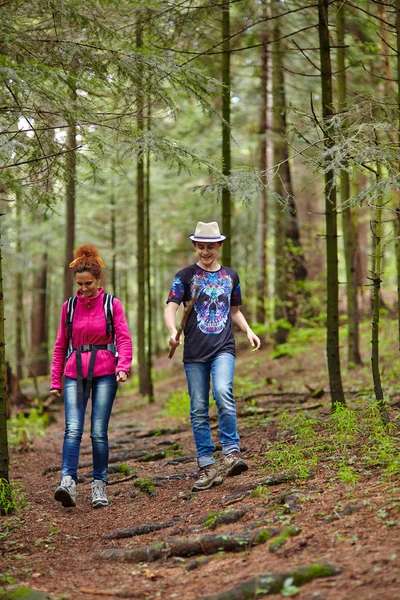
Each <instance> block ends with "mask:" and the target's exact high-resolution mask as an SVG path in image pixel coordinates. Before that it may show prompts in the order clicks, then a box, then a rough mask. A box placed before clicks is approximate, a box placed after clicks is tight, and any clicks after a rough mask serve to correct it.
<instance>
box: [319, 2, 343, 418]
mask: <svg viewBox="0 0 400 600" xmlns="http://www.w3.org/2000/svg"><path fill="white" fill-rule="evenodd" d="M328 6H329V1H328V0H318V32H319V45H320V60H321V88H322V116H323V123H324V128H325V129H326V128H328V129H329V121H330V119H331V117H332V115H333V94H332V68H331V56H330V41H329V28H328ZM332 144H333V142H332V141H331V139H330V138H329V131H328V134H325V148H326V150H329V149H330V148H331V146H332ZM327 166H328V167H329V165H327ZM325 224H326V262H327V275H326V279H327V342H326V351H327V359H328V372H329V385H330V390H331V396H332V410H335V409H336V406H337V405H339V404H340V405H345V403H346V401H345V399H344V394H343V385H342V376H341V370H340V355H339V275H338V248H337V213H336V184H335V177H334V173H333V171H332V170H331V169H328V170H327V171H326V173H325Z"/></svg>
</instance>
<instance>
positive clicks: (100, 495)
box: [92, 479, 108, 508]
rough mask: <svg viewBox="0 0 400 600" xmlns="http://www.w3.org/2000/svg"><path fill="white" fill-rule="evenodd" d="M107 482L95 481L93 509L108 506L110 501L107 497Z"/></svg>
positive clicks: (93, 484) (93, 486)
mask: <svg viewBox="0 0 400 600" xmlns="http://www.w3.org/2000/svg"><path fill="white" fill-rule="evenodd" d="M106 485H107V484H106V482H105V481H102V480H101V479H95V480H94V481H93V482H92V506H93V508H100V507H101V506H108V499H107V496H106Z"/></svg>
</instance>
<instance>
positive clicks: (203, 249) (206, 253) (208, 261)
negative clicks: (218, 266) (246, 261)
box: [193, 242, 222, 267]
mask: <svg viewBox="0 0 400 600" xmlns="http://www.w3.org/2000/svg"><path fill="white" fill-rule="evenodd" d="M193 246H194V249H195V251H196V254H197V256H198V257H199V259H200V261H201V263H202V264H203V265H204V266H205V267H207V266H211V265H212V264H213V263H214V262H215V261H216V260H217V258H218V252H219V251H220V249H221V246H222V242H212V243H205V242H204V243H203V242H194V243H193Z"/></svg>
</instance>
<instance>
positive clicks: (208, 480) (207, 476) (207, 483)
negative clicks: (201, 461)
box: [192, 465, 224, 492]
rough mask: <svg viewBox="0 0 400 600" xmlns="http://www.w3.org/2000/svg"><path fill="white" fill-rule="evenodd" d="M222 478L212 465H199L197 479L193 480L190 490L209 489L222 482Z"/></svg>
mask: <svg viewBox="0 0 400 600" xmlns="http://www.w3.org/2000/svg"><path fill="white" fill-rule="evenodd" d="M223 480H224V478H223V477H222V475H221V473H220V472H219V470H218V469H217V468H216V467H215V466H214V465H207V466H206V467H200V470H199V476H198V478H197V481H195V482H194V484H193V486H192V492H201V491H203V490H209V489H210V488H212V487H214V486H215V485H220V484H221V483H222V482H223Z"/></svg>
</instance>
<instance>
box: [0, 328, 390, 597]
mask: <svg viewBox="0 0 400 600" xmlns="http://www.w3.org/2000/svg"><path fill="white" fill-rule="evenodd" d="M395 332H396V328H395V327H394V326H393V322H392V321H390V320H389V319H383V321H382V337H381V371H382V380H383V383H384V389H385V400H386V402H387V407H388V411H389V415H390V417H391V423H390V425H389V426H384V425H383V424H382V422H381V419H380V412H379V411H378V410H377V408H376V405H375V401H374V396H373V387H372V383H371V374H370V360H369V354H368V353H369V350H370V348H369V345H370V344H369V339H370V326H369V324H368V323H365V324H364V325H363V326H362V331H361V335H362V349H363V360H364V364H363V365H362V366H361V367H356V368H351V366H350V368H349V367H347V366H346V365H345V364H344V363H345V361H343V365H342V369H343V382H344V387H345V396H346V402H347V406H346V407H344V408H343V407H342V408H341V409H340V410H338V411H336V412H335V413H334V414H333V415H332V414H331V399H330V395H329V390H328V376H327V371H326V363H325V348H324V344H325V341H324V332H323V330H322V329H321V328H319V327H315V328H312V327H309V328H307V329H304V330H302V329H300V330H298V331H296V330H294V331H292V333H291V338H290V342H289V344H287V345H285V348H284V352H280V353H278V352H277V351H276V349H274V348H273V346H272V344H270V343H269V342H268V341H267V342H266V343H265V344H264V345H263V348H262V350H261V351H260V352H258V353H254V354H253V353H251V352H250V351H249V350H248V348H247V347H239V349H238V360H237V372H236V379H235V395H236V399H237V410H238V420H239V431H240V434H241V438H242V449H243V455H244V457H245V459H246V461H247V462H248V463H249V466H250V469H249V471H248V472H246V473H245V474H243V475H241V476H240V477H231V478H227V479H225V480H224V482H223V484H222V485H221V486H218V487H216V488H213V489H211V490H208V491H207V492H203V493H197V494H195V493H192V492H191V491H190V488H191V485H192V482H193V481H194V477H195V473H196V463H195V449H194V446H193V442H192V437H191V432H190V424H189V418H188V413H189V399H188V395H187V392H186V386H185V380H184V376H183V373H182V366H181V364H180V362H179V356H177V357H176V358H175V359H174V361H173V362H170V361H168V359H166V358H165V357H162V358H160V359H157V360H156V361H155V365H154V366H155V371H156V381H157V383H156V394H155V396H156V402H155V403H154V404H152V405H148V404H147V403H146V402H145V401H144V400H143V398H141V397H140V396H139V395H138V394H137V392H136V391H135V390H134V389H132V388H133V383H130V384H129V385H128V386H127V387H126V388H122V390H121V393H120V395H119V396H118V398H117V402H116V405H115V409H114V413H113V417H112V421H111V426H110V452H111V456H110V474H109V480H110V484H109V487H108V490H109V498H110V501H111V503H110V507H109V508H107V509H106V510H99V511H93V509H92V508H91V505H90V498H89V495H90V457H91V449H90V440H89V438H88V433H87V431H85V434H84V439H83V442H82V452H81V468H80V483H79V485H78V490H79V495H78V499H79V500H78V506H77V507H76V508H75V509H62V508H61V507H60V506H58V505H57V504H56V503H55V501H54V500H53V493H54V488H55V486H56V485H57V482H58V479H59V473H60V471H59V469H60V456H61V443H62V435H63V416H62V406H61V405H56V406H55V407H53V409H52V410H51V411H50V412H48V411H47V412H46V411H44V408H43V407H41V405H40V403H37V402H36V403H35V406H32V408H31V411H32V412H31V416H29V411H25V412H24V414H23V415H22V413H21V414H20V415H19V416H18V415H15V414H14V415H13V417H12V419H11V421H10V432H11V435H10V445H11V478H12V482H13V486H14V489H15V491H16V493H15V504H16V507H15V510H14V511H13V512H12V511H10V513H9V514H8V515H6V516H3V517H1V518H0V519H1V520H0V526H1V529H0V548H1V549H0V590H1V596H0V597H2V598H12V596H11V595H10V593H11V590H14V589H16V588H19V587H21V586H26V587H28V588H29V589H34V590H39V591H40V592H41V593H42V594H43V596H41V597H42V598H51V599H52V600H61V599H68V598H71V599H72V598H78V599H81V598H82V599H83V598H87V599H88V600H91V599H92V598H93V599H94V598H99V597H102V598H115V597H125V598H146V599H152V598H154V599H156V598H167V599H170V598H171V599H172V598H180V599H182V600H192V599H193V600H195V599H197V598H199V599H200V598H209V599H215V600H224V599H225V600H227V599H228V598H231V599H234V598H235V599H240V598H243V599H244V598H261V597H263V596H267V595H269V594H270V593H275V594H279V595H280V596H281V597H289V596H298V597H300V598H302V599H307V600H338V599H339V600H340V599H343V600H347V599H348V598H352V599H358V598H360V599H361V598H363V600H364V599H371V600H372V599H374V600H375V599H376V598H377V597H379V598H380V599H381V600H389V599H390V600H393V599H395V598H399V597H400V585H399V583H398V581H400V567H399V554H398V532H399V527H400V515H399V513H400V485H399V472H400V459H399V446H400V437H399V432H398V404H399V395H400V393H399V391H398V389H397V360H398V349H397V341H396V339H395V337H394V336H395ZM345 335H346V332H345V327H342V328H341V336H342V337H341V342H342V344H343V347H345ZM281 350H282V349H281ZM278 354H279V356H280V357H279V358H274V356H277V355H278ZM45 384H46V381H45V380H44V381H41V382H40V385H43V386H44V385H45ZM26 385H29V382H26ZM50 406H52V405H50ZM47 421H48V423H47ZM211 423H212V431H213V437H214V440H215V443H216V447H217V451H216V458H217V461H218V460H219V452H220V446H219V445H218V427H217V419H216V407H215V405H212V407H211ZM36 434H40V435H36ZM246 594H247V595H246Z"/></svg>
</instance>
